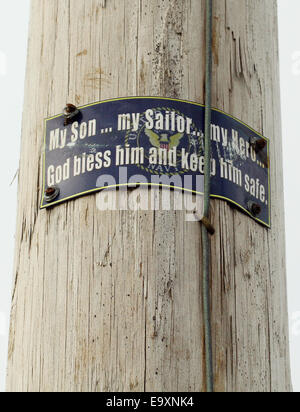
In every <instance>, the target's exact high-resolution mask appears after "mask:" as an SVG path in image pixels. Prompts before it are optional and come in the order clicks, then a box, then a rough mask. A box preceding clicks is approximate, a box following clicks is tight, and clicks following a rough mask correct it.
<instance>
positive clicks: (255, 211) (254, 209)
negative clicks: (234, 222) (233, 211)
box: [248, 201, 261, 217]
mask: <svg viewBox="0 0 300 412" xmlns="http://www.w3.org/2000/svg"><path fill="white" fill-rule="evenodd" d="M248 210H249V212H250V213H251V214H252V215H253V216H254V217H256V216H258V215H260V214H261V206H260V205H259V204H257V203H254V202H251V201H250V202H248Z"/></svg>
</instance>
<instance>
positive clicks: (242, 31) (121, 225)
mask: <svg viewBox="0 0 300 412" xmlns="http://www.w3.org/2000/svg"><path fill="white" fill-rule="evenodd" d="M204 5H205V2H204V1H203V0H165V1H161V0H130V1H127V0H106V1H103V0H52V1H48V0H32V5H31V23H30V36H29V51H28V66H27V77H26V91H25V103H24V117H23V133H22V153H21V163H20V177H19V209H18V217H17V219H18V220H17V234H16V259H15V281H14V289H13V299H12V315H11V331H10V344H9V355H8V378H7V390H8V391H23V392H27V391H43V392H47V391H51V392H55V391H67V392H69V391H70V392H74V391H90V392H95V391H203V390H205V383H204V382H205V380H204V378H203V376H204V362H203V322H202V309H201V308H202V302H201V281H200V279H201V236H200V226H199V224H198V223H192V222H190V223H187V222H186V219H185V214H184V212H180V211H171V212H168V211H147V212H145V211H136V212H135V211H102V212H101V211H99V210H98V208H97V202H100V203H99V204H101V202H103V201H104V196H105V194H101V195H98V196H95V195H91V196H88V197H85V198H81V199H78V200H74V201H71V202H69V203H66V204H64V205H60V206H58V207H56V208H54V209H52V210H48V211H45V210H43V211H40V210H39V201H40V198H41V190H42V172H41V159H42V151H43V145H42V140H43V126H44V124H43V119H44V118H45V117H47V116H49V115H53V114H56V113H60V112H62V109H63V107H64V106H65V103H66V102H70V103H75V104H77V105H81V104H86V103H89V102H94V101H98V100H102V99H107V98H113V97H124V96H144V95H150V96H165V97H174V98H182V99H188V100H193V101H197V102H200V103H203V100H204V97H203V96H204V64H205V61H204V51H205V48H204V23H205V22H204V16H205V9H204ZM213 52H214V74H213V104H214V106H216V107H218V108H219V109H223V110H225V111H226V112H228V113H230V114H232V115H234V116H236V117H238V118H240V119H241V120H243V121H244V122H246V123H248V124H249V125H250V126H252V127H253V128H255V129H257V130H258V131H259V132H261V133H263V134H264V135H266V136H267V137H269V138H270V139H271V164H272V169H271V173H272V179H271V183H272V230H267V229H265V228H263V227H261V226H260V225H258V224H256V223H255V222H253V221H252V220H251V219H249V218H248V217H247V216H245V215H243V214H242V213H240V212H239V211H237V210H235V209H234V208H232V207H231V206H229V205H228V204H227V203H225V202H222V201H216V200H214V201H213V202H212V209H213V210H212V220H213V224H214V226H215V228H216V235H215V236H214V237H213V238H212V286H211V288H212V317H213V319H212V320H213V339H214V357H215V372H216V390H218V391H227V392H231V391H234V392H237V391H252V392H254V391H273V392H276V391H290V390H291V382H290V370H289V349H288V327H287V324H288V323H287V302H286V278H285V244H284V219H283V181H282V154H281V130H280V128H281V125H280V96H279V74H278V46H277V9H276V1H273V0H215V1H214V50H213ZM133 193H135V192H133ZM138 194H139V195H140V196H141V197H144V196H146V194H145V191H141V192H140V193H138ZM130 195H132V193H131V194H129V195H128V196H130ZM119 196H125V195H124V194H123V195H119ZM126 196H127V195H126Z"/></svg>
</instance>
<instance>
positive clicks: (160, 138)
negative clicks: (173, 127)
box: [145, 129, 184, 151]
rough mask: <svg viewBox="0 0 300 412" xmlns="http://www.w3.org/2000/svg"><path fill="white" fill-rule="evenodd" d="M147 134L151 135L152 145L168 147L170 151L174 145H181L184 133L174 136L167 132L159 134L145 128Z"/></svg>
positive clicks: (162, 147) (161, 147)
mask: <svg viewBox="0 0 300 412" xmlns="http://www.w3.org/2000/svg"><path fill="white" fill-rule="evenodd" d="M145 134H146V135H147V136H148V137H149V140H150V143H151V144H152V146H154V147H157V148H160V149H167V150H168V151H169V150H171V149H173V147H177V146H179V143H180V140H181V139H182V138H183V136H184V134H183V133H177V134H175V135H173V136H168V135H167V134H166V133H163V134H161V135H158V134H157V133H155V132H153V130H150V129H145Z"/></svg>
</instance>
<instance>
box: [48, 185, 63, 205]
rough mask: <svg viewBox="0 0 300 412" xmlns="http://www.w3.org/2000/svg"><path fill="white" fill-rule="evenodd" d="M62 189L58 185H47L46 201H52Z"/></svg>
mask: <svg viewBox="0 0 300 412" xmlns="http://www.w3.org/2000/svg"><path fill="white" fill-rule="evenodd" d="M59 193H60V190H59V188H58V187H57V186H51V187H47V189H46V190H45V200H46V202H48V203H49V202H52V200H54V199H56V198H57V196H58V195H59Z"/></svg>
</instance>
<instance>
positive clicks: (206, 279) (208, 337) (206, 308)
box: [201, 0, 214, 392]
mask: <svg viewBox="0 0 300 412" xmlns="http://www.w3.org/2000/svg"><path fill="white" fill-rule="evenodd" d="M212 9H213V6H212V0H206V80H205V166H204V170H205V171H204V175H205V176H204V217H203V219H202V228H201V230H202V254H203V314H204V336H205V359H206V390H207V392H214V371H213V356H212V333H211V313H210V252H211V251H210V237H209V233H210V234H212V233H213V230H209V228H210V227H211V228H212V225H211V224H210V219H209V218H210V185H211V78H212Z"/></svg>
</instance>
